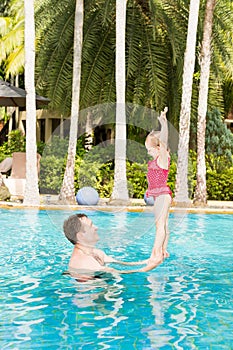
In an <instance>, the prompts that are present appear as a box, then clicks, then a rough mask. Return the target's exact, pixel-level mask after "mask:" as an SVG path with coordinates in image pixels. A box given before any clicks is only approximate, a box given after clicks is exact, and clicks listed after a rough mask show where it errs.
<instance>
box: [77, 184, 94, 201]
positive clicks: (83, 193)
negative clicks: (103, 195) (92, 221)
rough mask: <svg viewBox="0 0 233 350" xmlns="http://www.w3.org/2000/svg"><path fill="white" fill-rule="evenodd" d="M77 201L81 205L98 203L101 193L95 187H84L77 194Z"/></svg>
mask: <svg viewBox="0 0 233 350" xmlns="http://www.w3.org/2000/svg"><path fill="white" fill-rule="evenodd" d="M76 201H77V203H78V204H80V205H96V204H97V203H98V201H99V194H98V192H97V191H96V190H95V189H94V188H93V187H90V186H86V187H82V188H80V190H78V192H77V194H76Z"/></svg>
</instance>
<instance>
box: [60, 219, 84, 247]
mask: <svg viewBox="0 0 233 350" xmlns="http://www.w3.org/2000/svg"><path fill="white" fill-rule="evenodd" d="M83 217H87V216H86V215H85V214H74V215H71V216H69V217H68V219H66V220H65V221H64V224H63V231H64V233H65V236H66V238H67V239H68V240H69V241H70V242H71V243H72V244H76V243H77V233H78V232H79V231H80V229H81V226H82V222H81V220H80V219H81V218H83Z"/></svg>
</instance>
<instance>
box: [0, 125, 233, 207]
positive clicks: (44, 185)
mask: <svg viewBox="0 0 233 350" xmlns="http://www.w3.org/2000/svg"><path fill="white" fill-rule="evenodd" d="M132 147H134V145H133V146H132ZM67 149H68V140H67V139H65V140H64V139H60V138H59V137H54V138H53V140H52V142H51V143H50V144H48V145H45V144H42V143H40V145H39V148H38V150H39V151H40V153H41V154H42V158H41V166H40V180H39V187H40V192H41V193H51V194H58V193H59V191H60V188H61V184H62V178H63V174H64V170H65V164H66V157H67ZM16 151H25V138H24V137H22V136H21V135H20V133H19V132H18V131H14V132H12V133H11V137H10V140H9V143H7V144H4V145H3V146H1V147H0V161H1V160H3V159H4V158H6V157H9V156H11V154H12V153H13V152H16ZM130 152H131V153H130V154H131V156H130V158H131V161H127V180H128V188H129V194H130V197H132V198H143V197H144V193H145V191H146V189H147V179H146V172H147V160H148V159H146V158H143V157H141V158H142V159H145V160H144V162H143V161H142V159H139V161H140V163H138V162H136V161H133V160H132V159H133V156H134V154H135V155H137V154H139V153H140V154H141V149H140V150H139V151H135V152H133V149H131V150H130ZM176 164H177V156H176V155H171V165H170V172H169V177H168V184H169V186H170V188H171V190H172V192H173V193H174V189H175V178H176ZM206 166H207V176H206V177H207V194H208V199H209V200H230V201H232V200H233V182H232V179H233V167H232V166H230V165H229V163H228V164H226V159H225V157H224V156H218V157H217V156H216V155H214V154H211V155H207V157H206ZM113 181H114V145H109V146H107V147H106V148H104V147H103V148H100V147H98V146H96V147H94V148H93V149H92V150H91V152H86V151H85V150H84V148H83V140H78V143H77V156H76V162H75V191H76V193H77V191H78V190H79V188H81V187H83V186H92V187H94V188H95V189H96V190H97V191H98V193H99V194H100V197H102V198H103V197H110V195H111V193H112V189H113ZM188 185H189V196H190V198H193V195H194V190H195V185H196V154H195V152H193V151H190V154H189V166H188Z"/></svg>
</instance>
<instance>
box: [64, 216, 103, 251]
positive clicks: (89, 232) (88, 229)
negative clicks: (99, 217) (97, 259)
mask: <svg viewBox="0 0 233 350" xmlns="http://www.w3.org/2000/svg"><path fill="white" fill-rule="evenodd" d="M63 230H64V233H65V236H66V238H67V239H68V240H69V241H70V242H71V243H72V244H76V243H80V244H83V245H89V246H93V245H95V244H96V242H97V241H98V239H99V237H98V235H97V228H96V227H95V226H94V225H93V223H92V221H91V219H89V218H88V217H87V215H85V214H74V215H71V216H70V217H69V218H68V219H67V220H65V221H64V224H63Z"/></svg>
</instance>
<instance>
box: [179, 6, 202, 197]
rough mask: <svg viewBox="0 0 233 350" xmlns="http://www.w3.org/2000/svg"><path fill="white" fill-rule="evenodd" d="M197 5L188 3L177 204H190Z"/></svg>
mask: <svg viewBox="0 0 233 350" xmlns="http://www.w3.org/2000/svg"><path fill="white" fill-rule="evenodd" d="M199 5H200V0H191V1H190V8H189V21H188V34H187V43H186V51H185V57H184V71H183V86H182V101H181V111H180V123H179V144H178V162H177V174H176V189H175V202H176V203H177V204H181V203H189V202H190V200H189V196H188V152H189V130H190V114H191V98H192V84H193V73H194V64H195V48H196V34H197V24H198V14H199Z"/></svg>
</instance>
